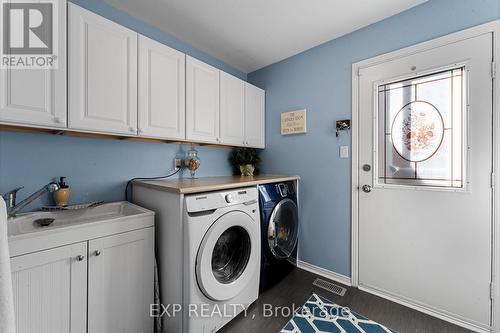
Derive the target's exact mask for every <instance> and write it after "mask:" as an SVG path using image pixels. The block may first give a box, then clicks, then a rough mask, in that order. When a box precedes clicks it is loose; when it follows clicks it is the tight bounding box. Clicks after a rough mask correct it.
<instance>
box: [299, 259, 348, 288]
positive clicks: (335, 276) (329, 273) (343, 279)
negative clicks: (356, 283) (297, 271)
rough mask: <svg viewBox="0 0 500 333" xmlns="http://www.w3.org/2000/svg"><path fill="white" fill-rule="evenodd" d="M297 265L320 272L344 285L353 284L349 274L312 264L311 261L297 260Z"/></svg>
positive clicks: (319, 273) (321, 274) (315, 272)
mask: <svg viewBox="0 0 500 333" xmlns="http://www.w3.org/2000/svg"><path fill="white" fill-rule="evenodd" d="M297 267H299V268H302V269H303V270H306V271H309V272H311V273H314V274H318V275H320V276H322V277H325V278H327V279H329V280H332V281H335V282H338V283H342V284H343V285H346V286H349V287H350V286H351V278H350V277H348V276H345V275H342V274H339V273H335V272H332V271H329V270H327V269H324V268H321V267H318V266H315V265H313V264H310V263H308V262H305V261H302V260H298V261H297Z"/></svg>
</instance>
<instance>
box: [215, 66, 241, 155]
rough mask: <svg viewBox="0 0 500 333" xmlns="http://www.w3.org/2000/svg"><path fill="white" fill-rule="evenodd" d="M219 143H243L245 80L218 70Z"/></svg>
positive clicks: (235, 144)
mask: <svg viewBox="0 0 500 333" xmlns="http://www.w3.org/2000/svg"><path fill="white" fill-rule="evenodd" d="M220 143H222V144H225V145H234V146H242V145H245V81H243V80H240V79H238V78H236V77H234V76H232V75H229V74H227V73H224V72H220Z"/></svg>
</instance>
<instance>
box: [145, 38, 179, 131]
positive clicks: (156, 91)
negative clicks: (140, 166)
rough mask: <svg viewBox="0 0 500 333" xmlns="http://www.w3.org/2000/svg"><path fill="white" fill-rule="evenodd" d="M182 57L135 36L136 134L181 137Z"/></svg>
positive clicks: (146, 39) (158, 44)
mask: <svg viewBox="0 0 500 333" xmlns="http://www.w3.org/2000/svg"><path fill="white" fill-rule="evenodd" d="M185 59H186V56H185V55H184V53H182V52H179V51H176V50H174V49H172V48H170V47H168V46H166V45H164V44H161V43H158V42H156V41H154V40H152V39H149V38H147V37H144V36H139V119H138V120H139V126H138V132H139V136H146V137H153V138H160V139H176V140H184V139H185V138H186V135H185V131H186V123H185V112H186V108H185V100H186V99H185V93H184V92H185V85H186V83H185V77H186V76H185V73H186V66H185V62H186V61H185Z"/></svg>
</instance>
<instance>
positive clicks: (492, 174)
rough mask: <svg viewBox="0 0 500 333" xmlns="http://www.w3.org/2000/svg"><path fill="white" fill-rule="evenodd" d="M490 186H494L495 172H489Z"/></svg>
mask: <svg viewBox="0 0 500 333" xmlns="http://www.w3.org/2000/svg"><path fill="white" fill-rule="evenodd" d="M491 188H495V173H494V172H492V173H491Z"/></svg>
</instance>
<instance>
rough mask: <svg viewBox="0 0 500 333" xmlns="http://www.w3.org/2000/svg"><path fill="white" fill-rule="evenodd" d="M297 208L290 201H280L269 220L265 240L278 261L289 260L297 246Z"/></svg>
mask: <svg viewBox="0 0 500 333" xmlns="http://www.w3.org/2000/svg"><path fill="white" fill-rule="evenodd" d="M298 227H299V216H298V208H297V205H296V204H295V202H293V201H292V200H290V199H283V200H281V201H280V202H279V203H278V204H277V205H276V207H275V208H274V210H273V212H272V214H271V217H270V218H269V226H268V230H267V239H268V244H269V249H270V250H271V252H272V254H273V255H274V256H275V257H276V258H278V259H286V258H289V257H290V255H291V254H292V253H293V250H294V249H295V246H296V245H297V238H298Z"/></svg>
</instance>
